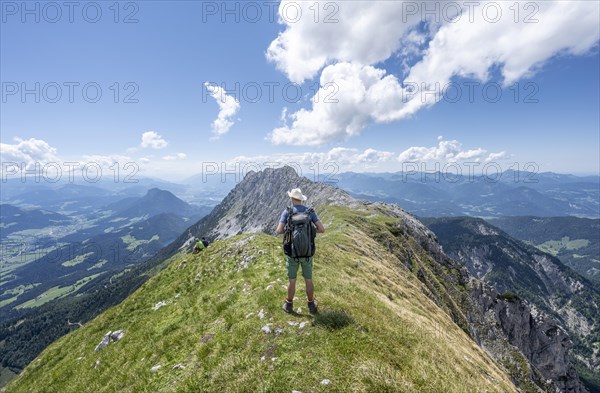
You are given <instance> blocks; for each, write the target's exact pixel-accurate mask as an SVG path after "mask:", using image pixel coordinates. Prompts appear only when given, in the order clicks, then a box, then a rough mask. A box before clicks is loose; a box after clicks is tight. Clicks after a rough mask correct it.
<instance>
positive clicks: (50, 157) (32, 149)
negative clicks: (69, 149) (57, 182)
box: [0, 138, 58, 169]
mask: <svg viewBox="0 0 600 393" xmlns="http://www.w3.org/2000/svg"><path fill="white" fill-rule="evenodd" d="M15 142H16V143H14V144H10V143H0V157H1V160H2V162H3V163H9V162H12V163H16V164H17V165H19V166H21V165H23V166H24V167H25V168H27V169H29V168H33V167H35V165H36V164H39V165H44V164H47V163H50V162H58V158H57V156H56V148H54V147H52V146H50V145H49V144H48V142H46V141H44V140H42V139H36V138H30V139H20V138H15Z"/></svg>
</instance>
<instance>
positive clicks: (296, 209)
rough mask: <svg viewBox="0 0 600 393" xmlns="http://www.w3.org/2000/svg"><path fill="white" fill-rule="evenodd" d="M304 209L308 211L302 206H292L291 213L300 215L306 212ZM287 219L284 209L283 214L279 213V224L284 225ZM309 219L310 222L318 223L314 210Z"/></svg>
mask: <svg viewBox="0 0 600 393" xmlns="http://www.w3.org/2000/svg"><path fill="white" fill-rule="evenodd" d="M306 209H308V208H307V207H306V206H304V205H294V206H293V207H292V211H293V212H294V213H296V212H300V213H302V212H304V211H306ZM287 219H288V211H287V209H285V210H284V211H283V213H281V217H280V218H279V222H281V223H283V224H285V223H286V222H287ZM310 219H311V220H312V222H317V221H319V216H317V213H315V211H314V210H313V211H312V213H311V214H310Z"/></svg>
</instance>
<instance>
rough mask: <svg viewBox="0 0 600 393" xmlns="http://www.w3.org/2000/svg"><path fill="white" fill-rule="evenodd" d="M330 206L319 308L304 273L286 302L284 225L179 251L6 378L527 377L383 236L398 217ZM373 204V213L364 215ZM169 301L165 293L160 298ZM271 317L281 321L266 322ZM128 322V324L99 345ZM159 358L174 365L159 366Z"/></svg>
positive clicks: (196, 388) (369, 387)
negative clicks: (311, 304)
mask: <svg viewBox="0 0 600 393" xmlns="http://www.w3.org/2000/svg"><path fill="white" fill-rule="evenodd" d="M319 215H320V217H321V220H322V221H323V222H324V223H325V225H326V227H327V233H325V234H323V235H319V237H318V239H317V248H318V250H317V254H316V255H315V258H314V272H313V274H314V282H315V290H316V296H317V300H318V301H319V309H320V312H321V314H320V315H319V316H317V317H316V318H313V317H312V316H311V315H309V314H307V310H306V302H305V300H303V299H305V296H304V294H303V290H304V286H303V284H302V280H299V283H298V285H297V294H296V295H297V299H296V300H295V301H296V303H295V308H297V307H302V309H303V312H302V313H301V314H297V315H288V314H285V313H284V312H283V311H282V310H281V309H280V307H281V305H282V303H283V299H284V297H285V287H284V285H285V284H286V282H285V277H286V276H285V274H286V273H285V262H284V258H283V254H282V251H281V249H280V239H277V238H274V237H272V236H268V235H265V234H258V235H240V236H236V237H233V238H230V239H227V240H224V241H216V242H214V243H213V244H211V246H210V247H208V249H206V250H205V251H203V252H202V253H200V254H198V255H192V254H187V255H186V254H183V253H180V254H178V255H176V256H174V257H173V258H172V259H171V261H170V265H169V266H168V267H167V268H166V269H165V270H164V271H162V272H161V273H159V274H158V275H156V276H155V277H153V278H152V279H150V280H149V281H148V282H147V283H146V284H144V285H143V286H142V287H141V288H140V289H138V290H137V291H136V292H135V293H134V294H133V295H131V296H130V297H129V298H127V299H126V300H125V301H124V302H122V303H121V304H120V305H118V306H116V307H113V308H111V309H109V310H108V311H106V312H105V313H103V314H101V315H100V316H98V317H97V318H96V319H94V320H92V321H90V322H89V323H87V324H86V325H85V326H84V327H83V328H80V329H78V330H75V331H74V332H72V333H70V334H68V335H67V336H64V337H62V338H61V339H59V340H58V341H57V342H55V343H54V344H52V345H50V346H49V347H48V348H47V349H46V350H45V351H44V352H43V353H42V354H41V355H40V356H39V357H38V358H37V359H36V360H34V361H33V362H32V363H31V364H30V365H29V366H28V367H27V368H26V369H25V370H24V372H23V373H22V374H21V375H20V376H19V377H18V378H17V379H16V380H14V381H13V382H12V383H11V384H10V385H9V387H8V390H7V392H32V391H35V392H82V391H86V392H181V393H185V392H190V393H192V392H193V393H196V392H290V391H292V390H294V389H295V390H299V391H302V392H320V391H327V392H387V391H397V392H469V393H471V392H507V391H511V392H512V391H515V388H514V386H513V385H512V383H511V382H510V380H509V378H508V376H507V374H506V373H505V372H503V371H502V370H500V369H499V368H498V367H497V366H496V365H495V363H494V362H493V361H492V360H491V358H489V356H488V355H487V354H485V353H484V351H483V350H481V349H480V348H479V347H478V346H477V345H476V343H475V342H473V341H472V340H471V339H470V338H469V337H468V336H467V335H466V334H465V332H464V331H463V330H462V329H461V328H460V327H459V326H457V325H456V324H454V323H453V322H452V321H451V319H450V318H449V316H448V315H447V314H446V313H445V312H444V311H442V310H441V309H440V308H439V307H437V306H436V305H435V304H434V303H433V302H432V301H431V300H429V298H427V297H426V296H425V295H424V294H423V292H424V290H425V288H424V286H423V285H422V284H421V282H420V281H419V280H418V279H417V278H416V277H415V276H414V275H413V274H412V273H411V272H409V271H408V270H407V269H405V268H402V267H401V266H402V263H401V262H400V261H399V260H398V259H397V257H395V256H394V254H392V253H390V252H389V250H388V248H387V247H383V246H382V245H381V243H380V242H378V241H376V240H375V239H374V238H373V237H371V236H380V235H381V233H379V232H371V230H374V231H376V230H385V228H386V225H385V223H387V222H390V220H391V219H390V218H386V217H381V216H380V215H377V212H376V211H374V210H372V209H369V208H365V210H364V211H359V212H351V211H350V210H349V209H345V208H331V207H330V208H327V209H324V210H322V211H321V210H320V211H319ZM366 217H371V218H369V219H368V223H367V224H368V225H366V226H359V225H356V223H358V222H359V221H361V218H362V219H366ZM382 224H384V225H383V229H377V228H380V227H381V225H382ZM405 246H406V247H408V248H410V247H412V245H410V244H406V245H405ZM415 253H416V250H415ZM420 257H421V258H426V257H425V256H424V255H421V256H420ZM244 261H246V262H247V267H245V268H244V266H245V265H246V263H244ZM248 261H249V262H248ZM161 301H164V302H165V303H166V306H163V307H161V308H158V309H157V310H156V311H153V310H152V308H153V307H154V306H155V305H156V304H157V303H159V302H161ZM261 310H262V311H263V313H264V319H260V318H259V316H258V314H259V311H261ZM290 322H291V324H290ZM302 322H304V323H305V326H304V327H303V328H300V325H299V324H300V323H302ZM266 324H271V325H270V327H271V330H272V332H271V333H264V332H262V331H261V328H262V327H263V326H265V325H266ZM117 329H123V330H124V331H125V337H124V338H123V339H122V340H120V341H118V342H116V343H111V344H110V345H109V346H108V347H107V348H104V349H102V350H100V351H99V352H94V348H95V347H96V345H97V344H98V343H99V342H100V340H101V339H102V337H103V336H104V335H105V334H106V332H108V331H111V330H112V331H114V330H117ZM275 329H282V330H283V332H282V333H281V334H275V333H274V331H275ZM98 362H99V363H98ZM97 363H98V366H97V367H96V366H95V365H96V364H97ZM178 364H181V365H183V366H184V368H182V369H179V368H174V366H175V365H178ZM155 365H161V366H162V368H161V369H160V370H159V371H158V372H156V373H153V372H151V368H152V367H153V366H155ZM324 379H329V380H330V381H331V384H330V385H328V386H325V385H323V384H321V381H323V380H324Z"/></svg>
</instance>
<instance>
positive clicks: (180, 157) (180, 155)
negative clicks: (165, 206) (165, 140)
mask: <svg viewBox="0 0 600 393" xmlns="http://www.w3.org/2000/svg"><path fill="white" fill-rule="evenodd" d="M186 158H187V154H185V153H177V154H175V155H168V156H164V157H163V158H162V159H163V160H165V161H176V160H185V159H186Z"/></svg>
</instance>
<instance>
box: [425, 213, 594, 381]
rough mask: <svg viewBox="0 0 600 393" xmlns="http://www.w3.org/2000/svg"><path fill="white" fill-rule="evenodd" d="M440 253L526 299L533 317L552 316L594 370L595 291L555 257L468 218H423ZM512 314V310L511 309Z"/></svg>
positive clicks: (489, 281) (491, 282)
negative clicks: (441, 250)
mask: <svg viewBox="0 0 600 393" xmlns="http://www.w3.org/2000/svg"><path fill="white" fill-rule="evenodd" d="M423 221H424V222H426V223H427V225H428V226H429V228H430V229H431V230H433V231H434V233H436V235H437V236H438V239H439V240H440V243H441V244H442V246H443V247H444V251H445V252H446V253H448V255H450V256H451V257H453V258H456V259H457V260H459V261H460V262H461V263H463V264H464V265H465V266H466V267H467V269H468V270H469V273H471V274H472V275H473V276H475V277H477V278H479V279H481V280H483V281H485V282H487V283H489V284H491V285H493V286H494V287H495V288H496V289H497V290H498V291H499V292H500V293H508V294H511V293H514V294H516V296H518V297H520V298H522V299H524V300H526V301H527V302H528V303H529V304H530V305H531V306H532V307H533V308H534V310H535V312H534V315H538V314H539V315H541V316H546V318H547V319H554V320H555V321H556V322H555V324H556V325H558V326H560V329H558V330H557V331H556V333H555V334H559V335H560V333H561V329H564V331H566V332H568V334H569V336H570V337H571V338H572V339H573V340H574V342H575V348H574V353H575V355H576V357H577V359H578V361H579V362H581V364H582V366H583V365H584V366H585V368H587V369H588V370H589V371H591V373H598V372H600V368H599V367H600V362H599V360H600V359H599V350H600V349H599V348H598V342H599V341H600V319H599V318H598V315H599V312H600V309H599V308H600V306H599V305H600V293H599V292H598V289H597V288H596V287H595V286H594V285H593V284H592V283H590V282H589V281H587V280H586V279H584V278H583V277H581V276H579V275H578V274H577V273H576V272H574V271H572V270H571V269H569V268H568V267H566V266H564V265H563V264H562V263H561V262H560V261H559V260H558V259H556V258H554V257H553V256H551V255H549V254H546V253H544V252H542V251H540V250H538V249H536V248H534V247H532V246H528V245H526V244H524V243H522V242H520V241H518V240H516V239H513V238H511V237H510V236H508V235H507V234H506V233H504V232H503V231H502V230H500V229H498V228H496V227H494V226H492V225H490V224H489V223H487V222H486V221H484V220H481V219H476V218H471V217H457V218H440V219H423ZM511 315H514V316H518V315H519V313H518V312H511Z"/></svg>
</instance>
